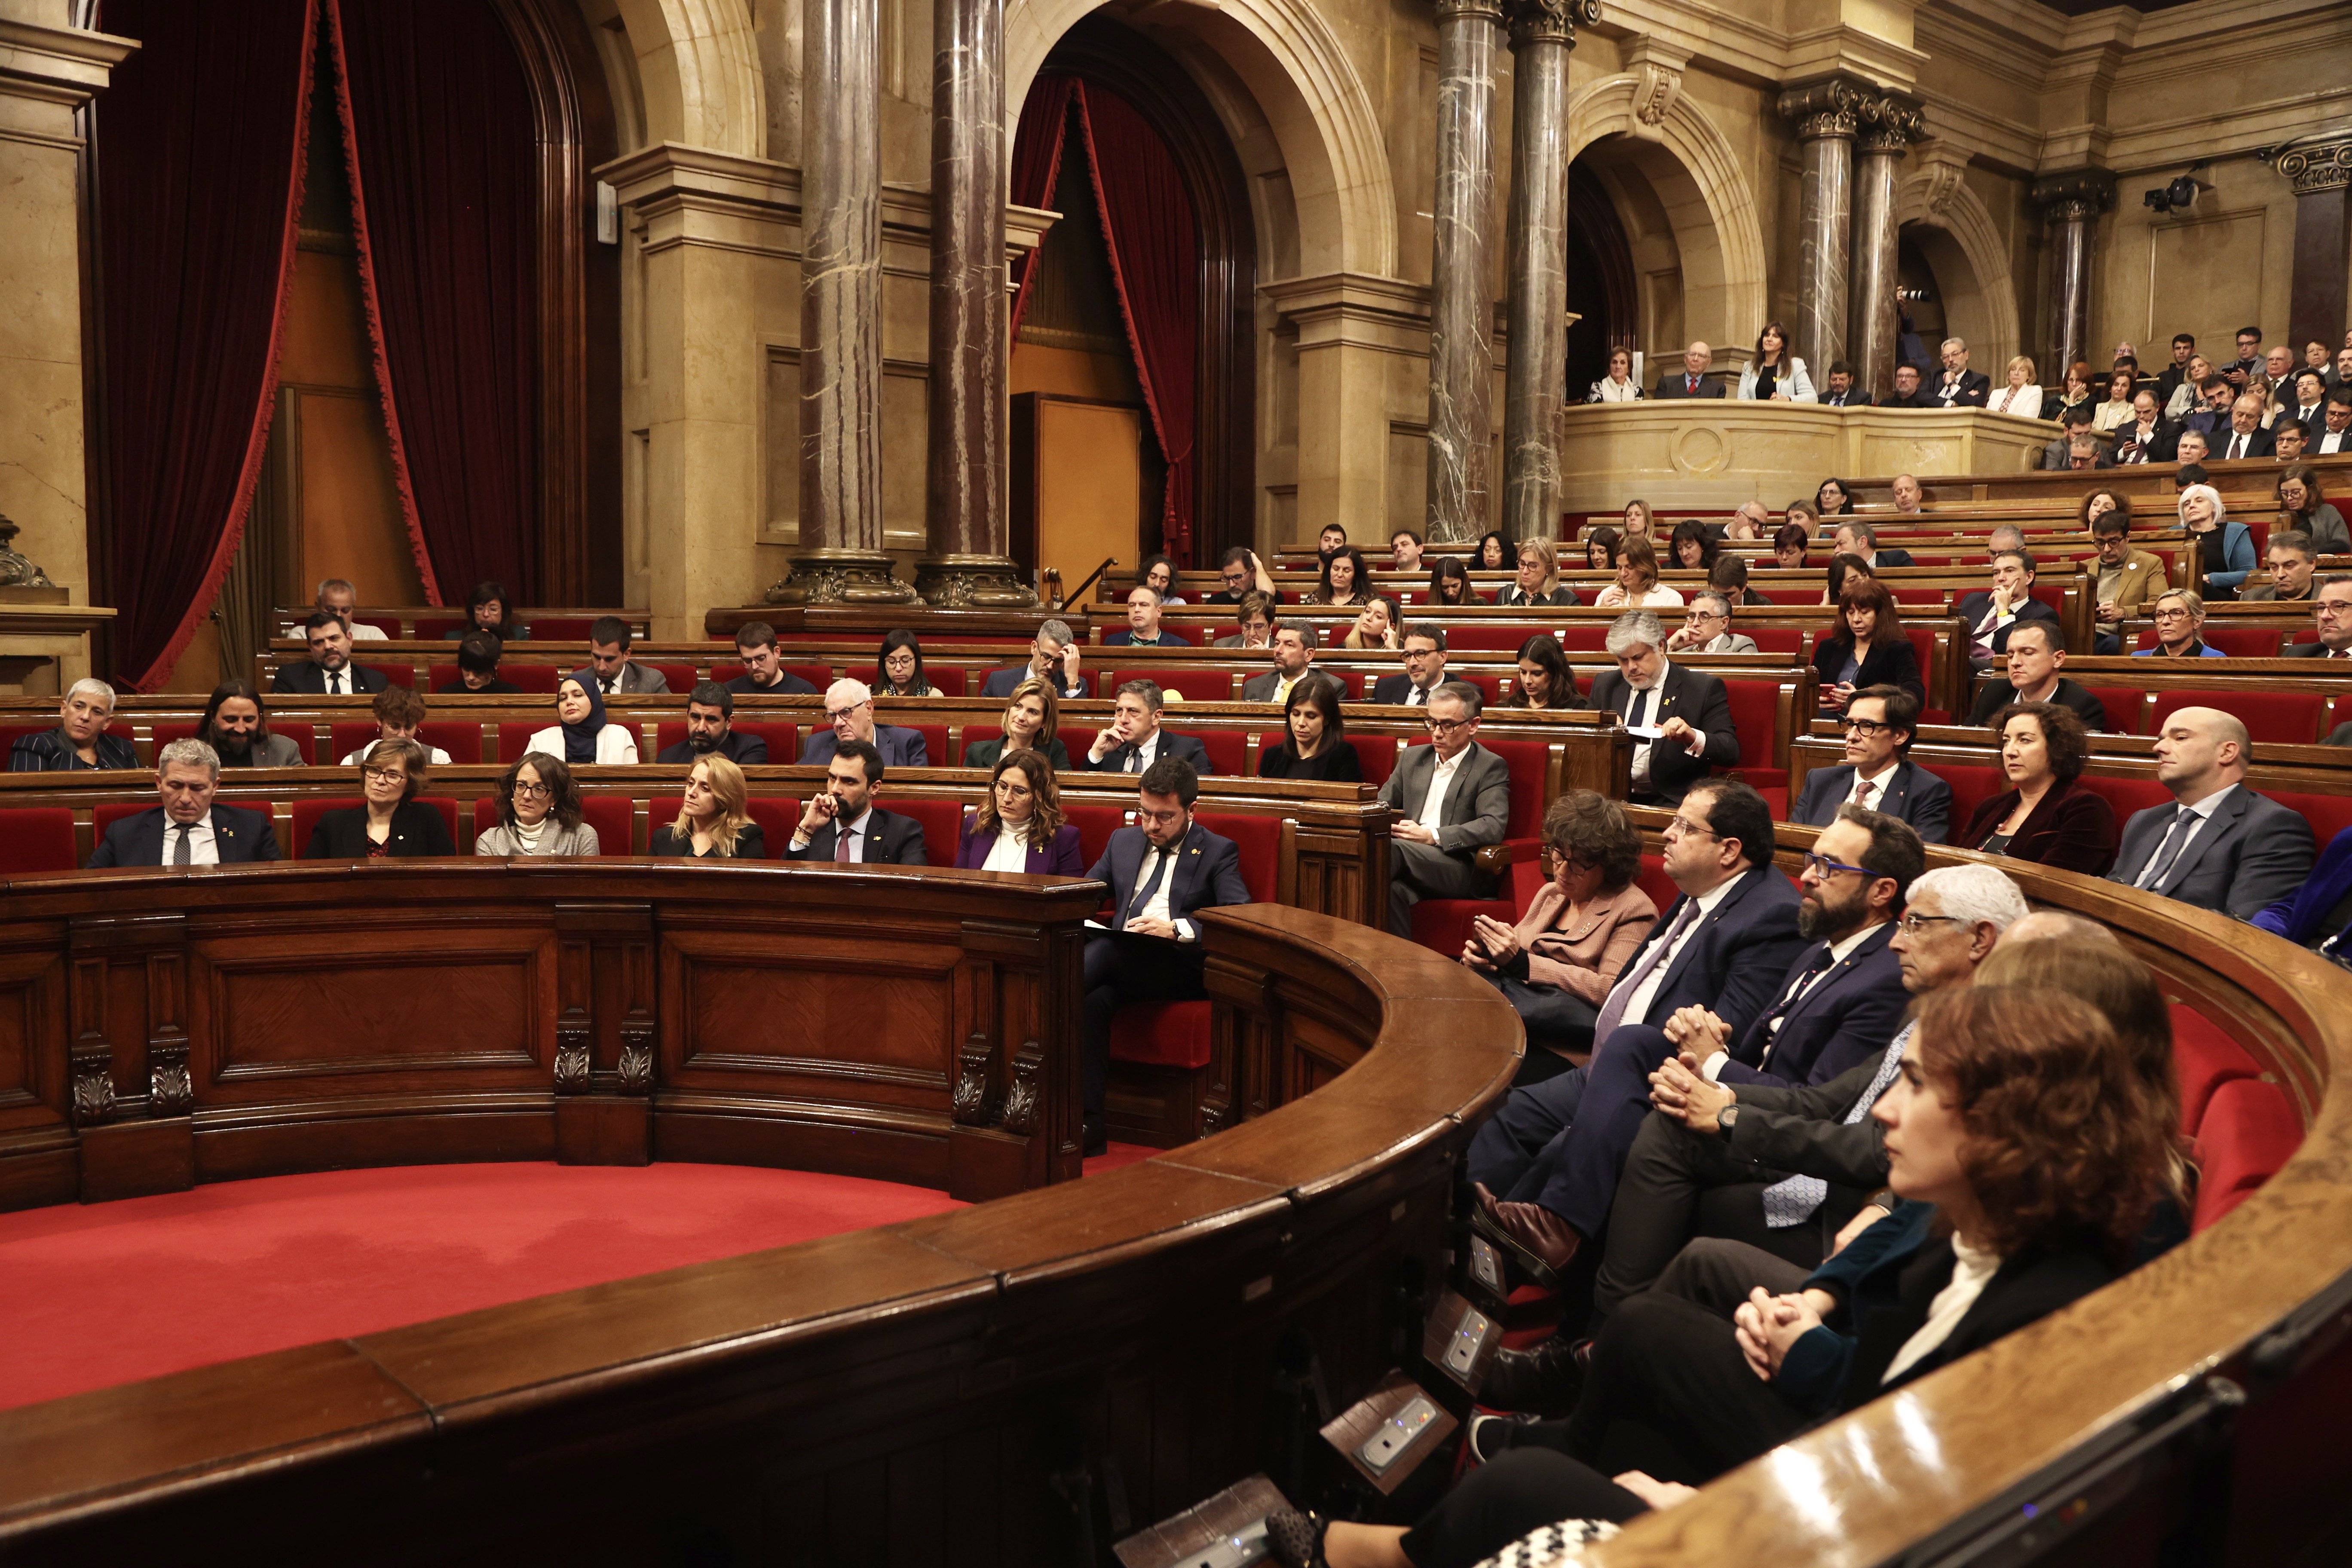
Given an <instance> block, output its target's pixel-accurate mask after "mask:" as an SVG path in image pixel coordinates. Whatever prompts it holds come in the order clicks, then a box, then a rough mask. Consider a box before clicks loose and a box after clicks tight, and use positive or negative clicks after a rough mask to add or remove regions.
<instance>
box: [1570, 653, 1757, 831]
mask: <svg viewBox="0 0 2352 1568" xmlns="http://www.w3.org/2000/svg"><path fill="white" fill-rule="evenodd" d="M1665 648H1666V629H1665V627H1664V626H1662V625H1661V624H1660V623H1659V621H1658V617H1657V616H1654V615H1652V614H1651V613H1650V612H1649V611H1647V610H1632V611H1628V612H1627V613H1626V614H1624V615H1622V616H1618V617H1617V619H1616V620H1615V621H1614V622H1612V624H1611V626H1610V627H1609V657H1610V658H1613V659H1615V660H1616V661H1617V668H1615V669H1614V670H1603V671H1602V672H1601V674H1599V675H1597V676H1595V677H1593V679H1592V695H1591V701H1592V705H1593V706H1594V707H1595V708H1606V709H1608V710H1610V711H1612V712H1613V713H1615V714H1616V715H1617V718H1618V720H1619V721H1620V722H1622V724H1623V725H1624V726H1625V727H1626V728H1627V729H1629V730H1632V731H1634V736H1633V799H1634V800H1636V801H1640V802H1642V803H1643V804H1645V805H1679V804H1680V803H1681V801H1682V798H1683V795H1684V794H1685V792H1686V791H1688V790H1689V789H1690V787H1691V786H1692V785H1693V784H1696V782H1697V781H1698V780H1700V779H1702V778H1704V777H1706V773H1707V771H1708V769H1710V768H1715V767H1726V768H1731V767H1738V765H1739V737H1738V734H1737V733H1736V732H1735V731H1733V730H1732V727H1731V696H1730V693H1729V692H1727V691H1726V690H1725V689H1724V686H1723V682H1722V681H1720V680H1717V679H1716V678H1715V677H1714V676H1712V675H1708V674H1706V673H1704V672H1703V671H1700V670H1696V669H1685V668H1683V667H1682V666H1680V665H1678V664H1675V663H1674V662H1673V661H1671V660H1670V659H1668V658H1666V653H1665Z"/></svg>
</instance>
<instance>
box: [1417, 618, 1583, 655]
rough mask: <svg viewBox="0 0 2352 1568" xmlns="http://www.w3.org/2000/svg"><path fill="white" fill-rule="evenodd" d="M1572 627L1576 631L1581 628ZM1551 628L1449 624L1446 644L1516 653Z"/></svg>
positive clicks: (1516, 623) (1521, 624) (1517, 623)
mask: <svg viewBox="0 0 2352 1568" xmlns="http://www.w3.org/2000/svg"><path fill="white" fill-rule="evenodd" d="M1578 629H1580V628H1577V627H1571V628H1570V630H1571V631H1576V630H1578ZM1550 630H1551V628H1550V627H1549V626H1537V625H1534V624H1533V623H1519V622H1514V623H1511V624H1509V625H1497V624H1495V623H1493V622H1486V623H1483V624H1481V625H1478V626H1448V627H1446V628H1445V646H1446V647H1448V648H1457V647H1458V648H1472V649H1475V650H1478V651H1481V652H1501V653H1516V652H1517V651H1518V649H1519V648H1520V647H1524V646H1525V645H1526V643H1527V640H1528V638H1529V637H1539V636H1546V635H1549V632H1550ZM1607 630H1608V628H1606V627H1602V628H1601V631H1602V634H1603V635H1604V636H1605V635H1606V634H1607ZM1594 646H1596V647H1598V646H1599V645H1598V644H1595V645H1594Z"/></svg>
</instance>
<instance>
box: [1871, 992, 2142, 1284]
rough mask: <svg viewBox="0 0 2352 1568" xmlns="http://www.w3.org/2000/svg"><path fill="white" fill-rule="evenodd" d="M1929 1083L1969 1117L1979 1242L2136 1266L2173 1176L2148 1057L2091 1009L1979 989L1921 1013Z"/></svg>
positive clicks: (1966, 1145)
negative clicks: (2072, 1252)
mask: <svg viewBox="0 0 2352 1568" xmlns="http://www.w3.org/2000/svg"><path fill="white" fill-rule="evenodd" d="M1916 1042H1917V1049H1918V1053H1919V1057H1918V1061H1919V1079H1921V1080H1924V1081H1922V1082H1920V1083H1919V1086H1918V1087H1920V1088H1923V1089H1927V1090H1929V1091H1932V1092H1934V1093H1935V1094H1936V1095H1937V1097H1938V1098H1940V1099H1941V1100H1943V1101H1944V1103H1945V1104H1946V1105H1947V1106H1948V1107H1949V1108H1950V1109H1951V1110H1952V1111H1953V1112H1954V1113H1955V1114H1957V1115H1958V1118H1959V1121H1960V1126H1961V1129H1962V1131H1964V1133H1965V1134H1966V1136H1965V1139H1964V1141H1963V1142H1962V1143H1961V1146H1960V1155H1959V1159H1960V1169H1961V1172H1962V1173H1963V1174H1965V1175H1966V1177H1967V1179H1968V1183H1969V1188H1970V1190H1971V1191H1972V1192H1973V1193H1974V1194H1975V1195H1976V1200H1977V1206H1978V1207H1979V1209H1980V1210H1981V1211H1982V1215H1983V1224H1982V1226H1981V1231H1982V1234H1980V1235H1972V1236H1971V1237H1969V1239H1970V1240H1971V1241H1972V1242H1975V1243H1977V1244H1978V1245H1979V1246H1984V1247H1990V1248H1992V1249H1993V1250H1994V1251H1996V1252H1998V1253H2000V1255H2001V1256H2002V1257H2004V1258H2010V1257H2014V1256H2016V1255H2017V1254H2019V1253H2021V1252H2026V1251H2031V1250H2037V1249H2041V1248H2045V1247H2063V1246H2090V1247H2095V1248H2096V1249H2097V1250H2099V1251H2100V1252H2102V1253H2104V1254H2105V1256H2106V1257H2107V1258H2108V1259H2109V1260H2110V1261H2112V1262H2114V1263H2115V1264H2116V1266H2117V1267H2121V1266H2123V1265H2124V1264H2126V1263H2127V1262H2128V1261H2129V1259H2130V1258H2131V1255H2132V1250H2133V1247H2134V1244H2135V1243H2136V1242H2137V1239H2138V1237H2139V1234H2140V1231H2141V1229H2142V1227H2143V1226H2145V1225H2146V1224H2147V1214H2148V1209H2149V1208H2150V1206H2151V1205H2153V1203H2154V1201H2155V1198H2156V1195H2157V1193H2158V1189H2159V1186H2160V1184H2162V1182H2163V1181H2164V1179H2165V1172H2166V1164H2167V1162H2168V1158H2169V1154H2170V1150H2171V1147H2172V1127H2171V1125H2170V1123H2168V1121H2166V1120H2165V1119H2164V1115H2163V1110H2162V1107H2161V1106H2160V1104H2159V1103H2158V1098H2157V1097H2156V1096H2154V1095H2151V1094H2149V1093H2148V1092H2147V1084H2146V1078H2145V1075H2144V1074H2143V1073H2142V1071H2141V1068H2140V1066H2139V1063H2138V1060H2137V1058H2138V1057H2139V1055H2140V1054H2141V1053H2140V1052H2139V1051H2138V1050H2137V1049H2136V1048H2135V1047H2134V1046H2133V1045H2132V1044H2131V1043H2130V1042H2127V1041H2126V1040H2125V1039H2124V1038H2123V1037H2122V1036H2121V1035H2120V1034H2119V1033H2118V1031H2117V1030H2116V1028H2115V1027H2114V1026H2112V1025H2110V1024H2109V1023H2108V1022H2107V1020H2106V1018H2105V1016H2103V1015H2102V1014H2101V1013H2100V1012H2099V1010H2098V1009H2097V1008H2095V1007H2094V1006H2093V1005H2091V1004H2090V1003H2088V1002H2085V1001H2084V1000H2083V999H2082V998H2081V997H2079V996H2076V995H2074V994H2071V993H2069V992H2065V991H2059V990H2055V989H2052V988H2050V987H2047V986H2038V985H1985V984H1976V985H1969V986H1962V987H1959V988H1957V989H1948V990H1944V991H1938V992H1937V993H1935V994H1933V995H1931V996H1929V997H1927V999H1926V1000H1925V1001H1923V1002H1922V1003H1921V1004H1920V1008H1919V1027H1918V1033H1917V1035H1916Z"/></svg>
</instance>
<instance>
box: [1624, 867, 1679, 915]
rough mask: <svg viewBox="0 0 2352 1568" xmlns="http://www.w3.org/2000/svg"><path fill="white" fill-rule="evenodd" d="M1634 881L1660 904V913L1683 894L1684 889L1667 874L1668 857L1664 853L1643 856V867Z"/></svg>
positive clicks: (1651, 898) (1655, 902)
mask: <svg viewBox="0 0 2352 1568" xmlns="http://www.w3.org/2000/svg"><path fill="white" fill-rule="evenodd" d="M1633 881H1634V884H1635V886H1637V887H1639V888H1640V889H1642V891H1643V892H1645V893H1647V894H1649V895H1650V901H1651V902H1652V903H1654V904H1655V905H1657V906H1658V912H1659V913H1660V914H1664V913H1665V912H1666V910H1667V908H1668V907H1669V906H1670V905H1672V904H1673V903H1674V901H1675V900H1676V899H1679V898H1681V897H1682V896H1683V890H1682V889H1680V888H1677V887H1675V879H1673V878H1672V877H1669V876H1667V875H1666V858H1665V857H1664V856H1663V855H1644V856H1643V857H1642V869H1641V871H1640V872H1639V873H1638V874H1637V875H1635V877H1634V879H1633Z"/></svg>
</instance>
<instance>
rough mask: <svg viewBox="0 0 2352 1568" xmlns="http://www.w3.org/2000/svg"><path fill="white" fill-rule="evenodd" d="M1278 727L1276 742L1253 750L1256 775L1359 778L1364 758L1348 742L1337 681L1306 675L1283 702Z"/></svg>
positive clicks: (1331, 779)
mask: <svg viewBox="0 0 2352 1568" xmlns="http://www.w3.org/2000/svg"><path fill="white" fill-rule="evenodd" d="M1282 725H1283V738H1282V739H1281V741H1279V742H1276V743H1275V744H1272V745H1267V746H1264V747H1263V748H1262V749H1261V750H1260V751H1259V752H1258V754H1257V773H1258V777H1260V778H1266V779H1318V780H1322V781H1325V782H1328V783H1332V784H1360V783H1362V782H1363V777H1364V765H1363V759H1361V758H1360V757H1359V756H1357V755H1356V748H1355V747H1353V746H1351V745H1349V744H1348V721H1347V720H1346V718H1345V717H1344V716H1343V715H1342V714H1341V713H1340V711H1339V683H1338V682H1337V681H1334V680H1333V679H1330V678H1329V677H1328V676H1325V675H1318V674H1309V675H1308V676H1307V679H1304V680H1302V681H1300V682H1299V683H1298V684H1297V686H1294V687H1292V688H1291V689H1290V695H1289V696H1288V697H1287V698H1286V699H1284V701H1283V710H1282Z"/></svg>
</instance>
